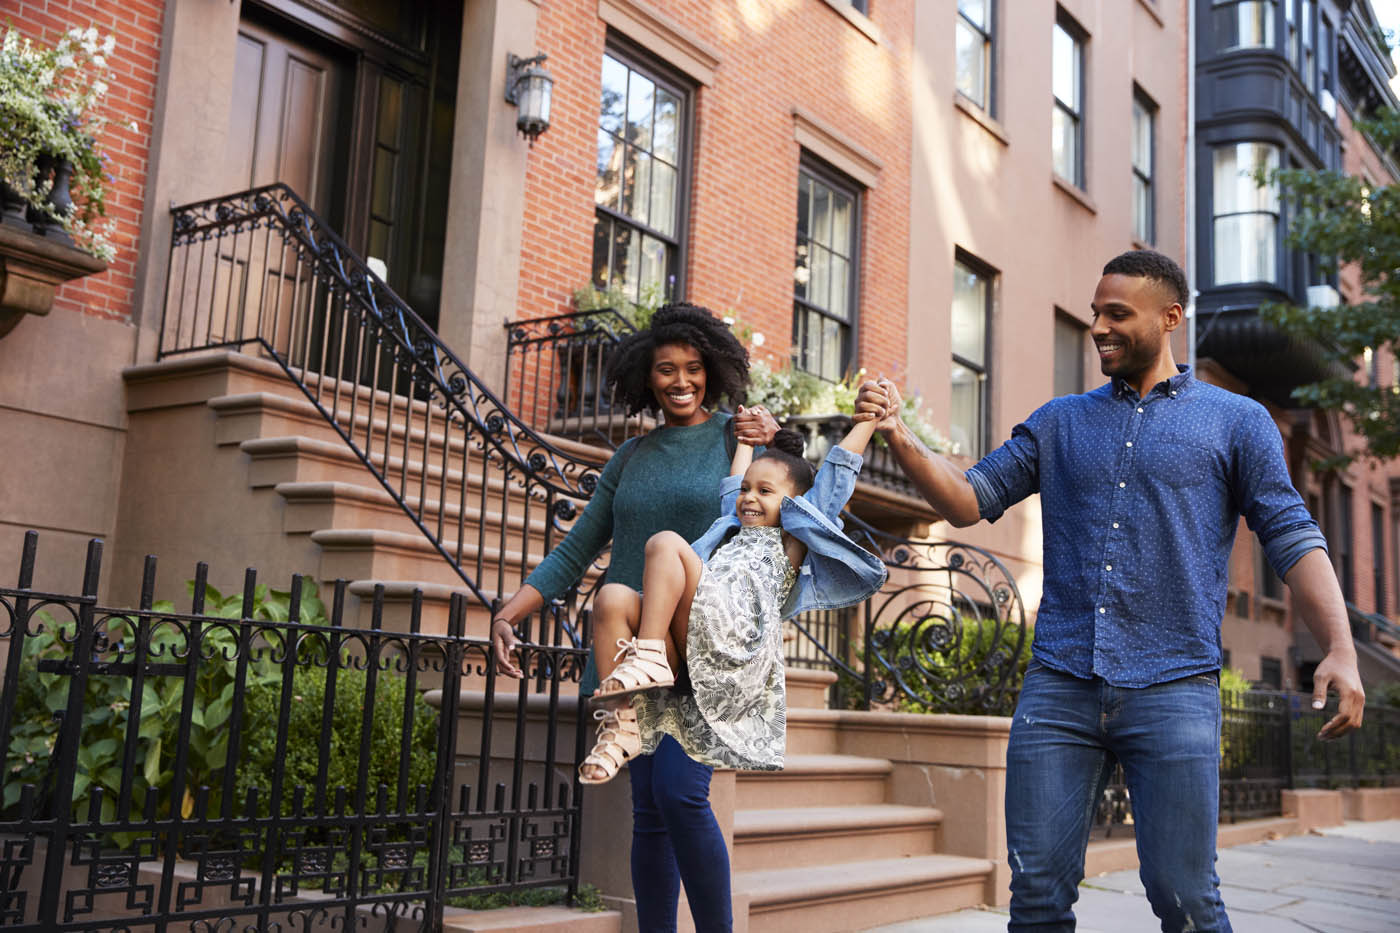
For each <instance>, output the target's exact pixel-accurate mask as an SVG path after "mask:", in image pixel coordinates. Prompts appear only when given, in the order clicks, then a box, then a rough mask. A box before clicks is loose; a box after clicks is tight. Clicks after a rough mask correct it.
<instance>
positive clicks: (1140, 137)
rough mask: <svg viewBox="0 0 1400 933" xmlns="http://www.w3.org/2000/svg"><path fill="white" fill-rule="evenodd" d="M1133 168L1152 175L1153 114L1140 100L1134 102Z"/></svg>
mask: <svg viewBox="0 0 1400 933" xmlns="http://www.w3.org/2000/svg"><path fill="white" fill-rule="evenodd" d="M1133 168H1135V169H1137V170H1138V171H1139V172H1141V173H1142V174H1144V175H1151V174H1152V112H1151V111H1150V110H1148V109H1147V107H1145V106H1144V105H1143V103H1142V101H1140V100H1134V101H1133Z"/></svg>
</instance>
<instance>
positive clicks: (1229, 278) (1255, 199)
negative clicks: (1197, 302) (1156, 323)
mask: <svg viewBox="0 0 1400 933" xmlns="http://www.w3.org/2000/svg"><path fill="white" fill-rule="evenodd" d="M1278 165H1279V152H1278V148H1277V147H1275V146H1270V145H1267V144H1265V143H1233V144H1230V145H1226V146H1221V147H1219V148H1217V149H1216V150H1215V172H1214V177H1215V192H1214V197H1215V213H1214V219H1213V222H1212V223H1213V231H1214V239H1215V255H1214V264H1215V284H1216V285H1233V284H1236V283H1239V282H1273V281H1275V280H1276V278H1277V275H1278V191H1277V189H1276V188H1275V187H1274V186H1273V185H1264V186H1262V187H1261V186H1260V185H1259V184H1258V183H1257V182H1256V181H1255V176H1256V173H1259V172H1263V173H1264V174H1266V175H1267V174H1268V173H1270V172H1272V171H1274V170H1276V169H1277V168H1278Z"/></svg>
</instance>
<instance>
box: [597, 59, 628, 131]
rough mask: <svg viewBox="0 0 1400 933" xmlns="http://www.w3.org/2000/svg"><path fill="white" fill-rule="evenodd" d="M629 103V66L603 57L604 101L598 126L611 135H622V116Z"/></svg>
mask: <svg viewBox="0 0 1400 933" xmlns="http://www.w3.org/2000/svg"><path fill="white" fill-rule="evenodd" d="M626 101H627V66H626V65H624V64H622V62H620V61H618V60H617V59H615V58H612V57H611V56H608V55H604V56H603V100H602V106H601V108H600V109H601V116H600V117H599V121H598V125H599V126H601V127H602V128H603V129H605V130H607V131H608V132H609V133H613V134H616V135H619V136H620V135H622V114H623V109H624V105H625V103H626Z"/></svg>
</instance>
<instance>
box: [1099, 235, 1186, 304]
mask: <svg viewBox="0 0 1400 933" xmlns="http://www.w3.org/2000/svg"><path fill="white" fill-rule="evenodd" d="M1103 274H1104V275H1130V276H1132V277H1133V278H1137V279H1151V280H1152V281H1154V282H1160V283H1161V284H1163V285H1165V286H1166V287H1167V290H1168V291H1169V292H1171V293H1172V295H1173V296H1174V297H1175V299H1176V303H1177V304H1179V305H1181V306H1182V307H1183V308H1184V307H1186V302H1187V299H1188V298H1190V287H1189V286H1188V285H1187V284H1186V273H1185V272H1182V271H1181V266H1178V265H1177V264H1176V260H1174V259H1172V258H1171V257H1170V256H1164V255H1162V254H1161V253H1159V252H1157V251H1156V250H1155V249H1130V250H1128V251H1127V252H1126V253H1120V254H1118V255H1117V256H1114V257H1113V258H1112V259H1110V260H1109V261H1108V265H1106V266H1104V267H1103Z"/></svg>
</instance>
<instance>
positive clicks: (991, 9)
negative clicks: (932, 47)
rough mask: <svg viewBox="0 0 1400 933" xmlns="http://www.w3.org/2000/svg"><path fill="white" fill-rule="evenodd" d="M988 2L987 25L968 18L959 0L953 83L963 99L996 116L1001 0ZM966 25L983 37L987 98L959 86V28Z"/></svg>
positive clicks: (984, 81) (984, 76) (956, 19)
mask: <svg viewBox="0 0 1400 933" xmlns="http://www.w3.org/2000/svg"><path fill="white" fill-rule="evenodd" d="M985 2H986V4H987V27H986V28H985V29H983V28H982V27H981V26H979V25H977V24H976V23H974V22H973V21H972V20H970V19H968V18H967V16H966V15H964V14H963V11H962V2H961V0H959V2H958V4H957V6H956V8H955V10H954V13H953V16H954V20H953V54H954V74H953V85H954V88H955V90H956V91H957V93H958V94H959V95H961V97H962V99H963V100H965V101H967V102H968V103H969V104H972V105H973V106H974V107H977V108H978V109H979V110H981V111H982V112H984V113H986V114H987V116H989V117H992V118H994V119H995V118H996V115H997V79H996V74H997V67H996V35H997V4H998V3H999V2H1000V0H985ZM964 24H965V25H966V27H967V28H968V29H971V30H972V31H973V32H974V33H975V34H977V35H980V36H981V37H982V56H983V57H982V81H983V87H984V88H985V94H986V98H987V99H986V100H985V101H978V100H977V99H976V98H975V97H973V96H971V95H970V94H968V93H966V92H965V91H964V90H963V89H962V88H961V87H959V86H958V83H959V79H960V75H959V74H958V73H957V69H956V56H957V48H958V40H957V30H958V28H959V26H961V25H964Z"/></svg>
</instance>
